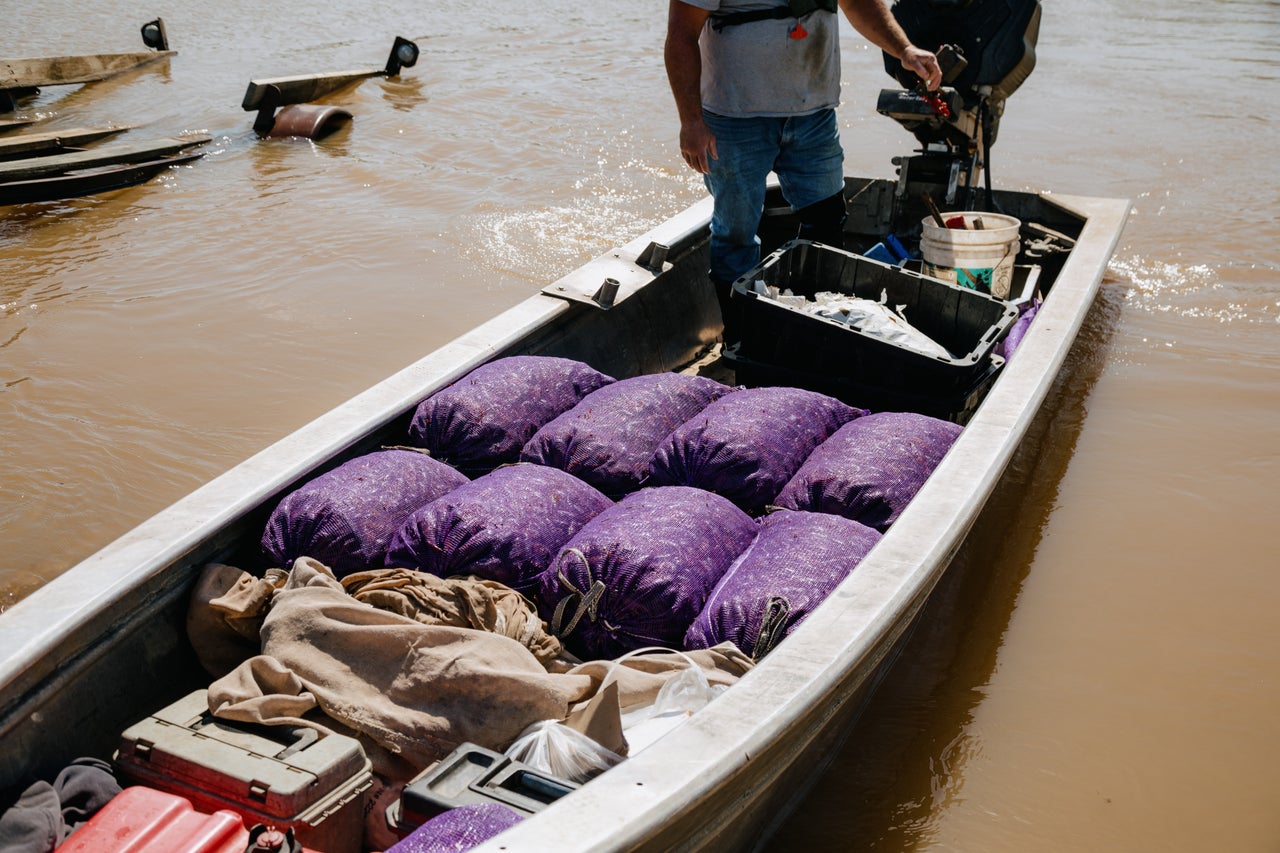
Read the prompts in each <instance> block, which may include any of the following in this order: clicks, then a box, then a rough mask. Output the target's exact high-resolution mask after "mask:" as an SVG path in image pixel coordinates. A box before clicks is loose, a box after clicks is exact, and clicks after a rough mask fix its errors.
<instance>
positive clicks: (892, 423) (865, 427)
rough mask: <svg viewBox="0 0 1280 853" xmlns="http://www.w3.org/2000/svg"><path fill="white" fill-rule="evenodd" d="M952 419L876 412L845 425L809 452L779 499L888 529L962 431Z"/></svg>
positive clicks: (788, 505) (784, 504)
mask: <svg viewBox="0 0 1280 853" xmlns="http://www.w3.org/2000/svg"><path fill="white" fill-rule="evenodd" d="M960 430H961V428H960V426H958V425H957V424H953V423H951V422H950V421H944V420H939V419H938V418H931V417H929V416H927V415H919V414H914V413H911V412H877V413H875V414H871V415H866V416H865V417H861V418H858V419H857V420H855V421H852V422H850V423H848V424H845V425H844V426H842V427H841V428H840V429H839V430H838V431H837V432H836V434H835V435H833V436H831V438H829V439H827V440H826V441H824V442H823V443H822V444H820V445H819V446H818V448H817V449H816V450H814V451H813V453H811V454H810V455H809V458H808V459H806V460H805V463H804V464H803V465H801V466H800V470H799V471H797V472H796V475H795V476H794V477H792V478H791V481H790V482H788V483H787V485H786V486H784V487H783V489H782V492H781V493H779V495H778V497H777V500H775V501H774V504H775V505H777V506H779V507H781V508H783V509H798V510H804V511H807V512H828V513H831V514H833V515H842V516H844V517H845V518H852V519H853V520H854V521H860V522H862V523H863V524H865V525H867V526H868V527H874V528H875V529H877V530H879V531H881V532H883V531H885V530H888V529H889V525H891V524H893V522H894V521H896V520H897V518H898V516H899V515H901V514H902V511H903V510H904V509H906V508H907V504H909V503H910V502H911V499H912V498H914V497H915V496H916V492H918V491H920V487H921V486H923V485H924V481H925V480H927V479H929V475H930V474H932V473H933V469H934V468H936V467H938V463H939V462H941V461H942V457H943V456H945V455H946V454H947V451H948V450H950V449H951V445H952V444H954V443H955V440H956V438H957V437H958V436H959V435H960Z"/></svg>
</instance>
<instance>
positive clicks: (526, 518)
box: [386, 463, 613, 592]
mask: <svg viewBox="0 0 1280 853" xmlns="http://www.w3.org/2000/svg"><path fill="white" fill-rule="evenodd" d="M611 506H613V501H611V500H609V499H608V498H606V497H605V496H604V495H602V494H600V492H598V491H597V490H596V489H594V488H592V487H591V486H589V485H587V484H586V483H584V482H582V481H581V480H579V479H578V478H577V477H574V476H573V475H571V474H566V473H565V472H564V471H561V470H559V469H556V468H547V467H545V466H543V465H526V464H523V463H521V464H517V465H508V466H506V467H503V468H499V469H497V470H496V471H492V472H490V473H488V474H485V475H484V476H482V477H477V478H476V479H474V480H472V481H471V482H470V483H466V484H464V485H462V486H459V487H458V488H456V489H454V490H453V491H451V492H449V493H448V494H447V495H444V496H443V497H440V498H437V499H436V500H434V501H432V502H431V503H429V504H427V505H426V506H424V507H421V508H420V509H418V510H416V511H414V513H413V514H412V515H410V516H409V518H408V519H407V520H406V521H405V523H404V525H403V526H402V527H401V528H400V530H399V531H398V532H397V533H396V534H395V536H393V537H392V538H391V544H390V546H388V548H387V560H386V563H387V565H388V566H395V567H399V568H408V569H417V570H420V571H424V572H430V573H431V574H434V575H439V576H440V577H442V578H445V577H451V576H455V575H475V576H476V577H479V578H483V579H484V580H491V581H497V582H498V583H501V584H504V585H506V586H509V587H511V588H512V589H514V590H516V591H517V592H526V591H527V590H528V588H529V587H530V584H531V582H536V581H537V576H538V575H540V574H541V573H542V572H543V570H544V569H546V568H547V566H549V565H551V560H552V558H554V557H555V555H556V553H557V552H558V551H559V550H560V548H561V547H562V546H563V545H564V544H565V543H566V542H568V541H569V540H570V539H571V538H572V537H573V534H575V533H577V532H578V531H579V530H580V529H581V528H582V526H583V525H584V524H586V523H587V522H588V521H590V520H591V519H592V518H594V517H595V516H597V515H599V514H600V513H601V512H603V511H604V510H605V509H607V508H609V507H611Z"/></svg>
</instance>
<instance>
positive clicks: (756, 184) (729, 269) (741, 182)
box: [703, 109, 844, 283]
mask: <svg viewBox="0 0 1280 853" xmlns="http://www.w3.org/2000/svg"><path fill="white" fill-rule="evenodd" d="M703 117H704V118H705V120H706V122H707V127H709V128H710V129H711V132H712V133H713V134H715V137H716V151H717V153H718V154H719V159H712V160H711V161H710V162H711V171H710V173H708V174H707V175H704V176H703V180H704V181H705V182H706V185H707V190H708V191H709V192H710V193H711V195H712V197H714V198H715V208H714V210H713V212H712V214H711V278H712V280H713V281H717V282H721V283H725V282H732V281H735V280H736V279H737V278H738V277H739V276H741V275H743V274H745V273H746V272H747V271H748V270H750V269H751V268H752V267H753V266H755V265H756V264H758V263H759V262H760V238H759V237H757V236H756V232H757V231H758V230H759V229H760V217H761V216H762V215H763V214H764V194H765V181H766V179H767V178H768V176H769V173H770V172H775V173H776V174H777V175H778V183H779V186H780V187H781V189H782V195H783V197H784V198H785V199H786V200H787V203H788V204H789V205H791V207H792V208H793V209H795V210H799V209H800V208H802V207H808V206H809V205H811V204H814V203H816V202H819V201H822V200H823V199H826V198H829V197H830V196H833V195H835V194H836V193H838V192H840V191H841V190H842V189H843V188H844V150H843V149H841V147H840V129H839V126H838V125H837V124H836V113H835V110H831V109H827V110H821V111H819V112H816V113H813V114H812V115H805V116H779V117H759V118H728V117H726V116H720V115H716V114H714V113H704V114H703Z"/></svg>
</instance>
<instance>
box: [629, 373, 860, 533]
mask: <svg viewBox="0 0 1280 853" xmlns="http://www.w3.org/2000/svg"><path fill="white" fill-rule="evenodd" d="M865 414H866V412H865V411H864V410H862V409H855V408H853V407H851V406H846V405H845V404H844V403H842V402H840V401H839V400H837V399H835V398H834V397H828V396H826V395H825V394H818V393H815V392H813V391H804V390H801V389H799V388H748V389H743V390H740V391H735V392H733V393H732V394H728V395H726V396H724V397H721V398H720V399H719V400H716V401H715V402H714V403H712V404H711V405H709V406H707V408H706V409H704V410H703V411H701V412H700V413H698V414H697V415H695V416H694V417H692V418H690V419H689V420H688V421H686V422H685V423H684V424H682V425H681V426H680V427H678V428H677V429H676V431H675V432H673V433H672V434H671V435H669V436H667V437H666V438H665V439H663V441H662V443H661V444H660V445H659V446H658V451H657V453H656V454H655V455H654V457H653V472H652V473H651V474H650V476H649V485H652V486H694V487H696V488H699V489H706V490H707V491H709V492H715V493H716V494H718V495H724V496H725V497H726V498H728V499H729V500H731V501H733V502H734V503H735V504H737V505H738V506H739V507H741V508H742V509H744V510H746V511H747V512H751V513H754V512H758V511H760V510H762V509H764V507H765V505H766V504H768V503H769V502H770V501H772V500H773V499H774V498H775V497H777V495H778V492H780V491H781V490H782V487H783V486H785V485H786V484H787V481H788V480H790V479H791V477H792V475H794V474H795V473H796V470H797V469H799V467H800V465H801V463H803V462H804V460H805V459H806V458H807V457H808V455H809V454H810V453H811V452H813V449H814V448H815V447H817V446H818V445H819V444H821V443H822V442H824V441H826V440H827V439H828V438H830V437H831V435H832V434H833V433H834V432H835V431H836V430H838V429H839V428H840V427H842V426H844V425H845V424H847V423H848V422H849V421H851V420H853V419H854V418H856V417H858V416H859V415H865Z"/></svg>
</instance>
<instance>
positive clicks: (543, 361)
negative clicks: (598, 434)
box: [409, 355, 613, 473]
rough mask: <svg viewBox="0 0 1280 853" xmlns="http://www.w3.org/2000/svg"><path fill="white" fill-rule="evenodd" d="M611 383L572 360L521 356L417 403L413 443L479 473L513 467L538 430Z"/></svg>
mask: <svg viewBox="0 0 1280 853" xmlns="http://www.w3.org/2000/svg"><path fill="white" fill-rule="evenodd" d="M611 382H613V378H612V377H610V376H606V375H605V374H603V373H600V372H599V371H597V370H595V369H593V368H591V367H589V366H587V365H585V364H583V363H582V362H578V361H573V360H572V359H567V358H553V357H550V356H534V355H518V356H511V357H510V358H500V359H498V360H496V361H491V362H489V363H488V364H482V365H480V366H479V367H477V368H476V369H475V370H473V371H471V372H470V373H468V374H467V375H466V376H464V377H463V378H461V379H459V380H458V381H457V382H455V383H453V384H452V385H450V386H449V387H447V388H442V389H440V390H439V391H437V392H436V393H435V394H432V395H431V396H430V397H428V398H427V399H426V400H424V401H422V403H420V404H419V405H418V409H417V411H416V412H414V415H413V421H412V423H410V425H409V440H410V442H411V443H412V444H414V445H416V446H418V447H425V448H427V449H428V450H430V451H431V455H432V456H434V457H436V458H437V459H440V460H442V461H444V462H448V463H449V464H451V465H454V466H456V467H458V468H460V469H463V470H466V471H470V472H472V473H478V472H481V471H488V470H492V469H493V468H496V467H497V466H499V465H501V464H503V463H506V462H515V461H516V458H517V457H518V456H519V455H520V448H521V447H524V444H525V442H527V441H528V440H529V439H530V438H531V437H532V436H533V434H534V433H535V432H537V431H538V428H539V427H541V426H542V425H543V424H545V423H547V422H548V421H550V420H551V419H552V418H554V417H556V416H557V415H559V414H561V413H562V412H567V411H568V410H569V409H572V408H573V407H574V406H576V405H577V404H578V401H580V400H581V399H582V398H583V397H586V396H587V395H588V394H590V393H591V392H592V391H595V390H596V389H598V388H602V387H604V386H605V385H608V384H609V383H611Z"/></svg>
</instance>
